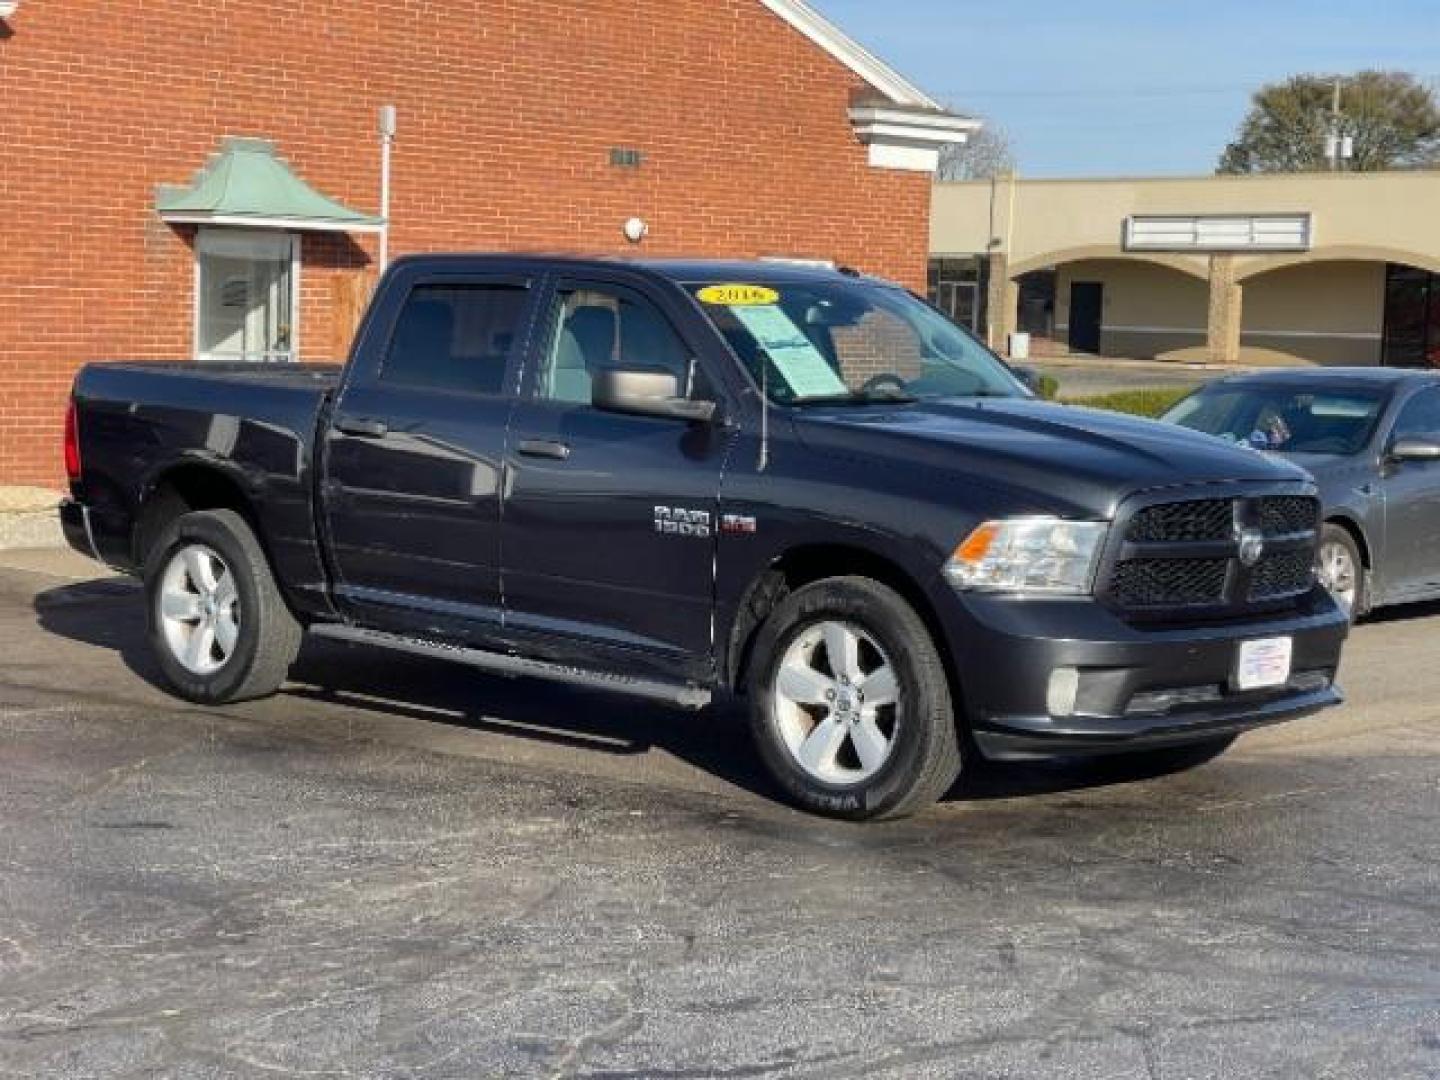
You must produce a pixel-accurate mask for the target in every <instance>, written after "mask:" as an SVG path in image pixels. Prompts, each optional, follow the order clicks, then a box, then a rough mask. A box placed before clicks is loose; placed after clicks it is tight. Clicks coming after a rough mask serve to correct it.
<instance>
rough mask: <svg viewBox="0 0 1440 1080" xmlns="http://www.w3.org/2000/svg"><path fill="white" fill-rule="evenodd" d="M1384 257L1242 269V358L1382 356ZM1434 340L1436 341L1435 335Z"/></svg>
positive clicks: (1356, 362)
mask: <svg viewBox="0 0 1440 1080" xmlns="http://www.w3.org/2000/svg"><path fill="white" fill-rule="evenodd" d="M1388 265H1389V264H1387V263H1385V262H1381V261H1373V260H1362V259H1347V258H1340V259H1323V258H1308V259H1303V260H1291V261H1289V262H1287V263H1286V264H1284V265H1281V266H1278V267H1275V268H1274V269H1266V270H1262V271H1260V272H1258V273H1252V274H1250V275H1248V276H1246V277H1245V278H1244V279H1243V281H1242V283H1241V284H1242V287H1243V289H1244V298H1245V299H1244V310H1243V313H1242V316H1241V320H1240V360H1241V362H1243V363H1250V364H1295V363H1300V364H1313V365H1324V366H1371V365H1375V364H1378V363H1380V362H1381V360H1382V352H1383V350H1382V345H1383V339H1384V327H1385V312H1386V291H1387V290H1386V278H1387V267H1388ZM1437 344H1440V341H1437Z"/></svg>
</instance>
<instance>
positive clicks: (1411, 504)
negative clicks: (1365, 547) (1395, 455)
mask: <svg viewBox="0 0 1440 1080" xmlns="http://www.w3.org/2000/svg"><path fill="white" fill-rule="evenodd" d="M1403 438H1423V439H1433V440H1440V387H1427V388H1426V389H1423V390H1421V391H1419V392H1418V393H1416V394H1414V395H1413V396H1412V397H1411V398H1410V399H1409V400H1408V401H1407V402H1405V403H1404V404H1403V405H1402V406H1401V407H1400V411H1399V414H1398V415H1397V417H1396V420H1395V427H1394V429H1393V430H1392V432H1391V433H1390V438H1389V440H1388V442H1387V443H1386V447H1387V450H1388V448H1389V447H1391V446H1394V444H1395V442H1396V441H1397V440H1399V439H1403ZM1381 487H1382V489H1383V491H1384V495H1385V545H1384V551H1383V553H1382V556H1381V557H1382V559H1383V563H1382V571H1383V574H1384V577H1385V580H1386V581H1387V582H1388V583H1389V584H1388V588H1387V590H1386V592H1387V595H1388V597H1389V598H1392V599H1404V598H1409V597H1415V596H1418V595H1422V594H1428V593H1431V592H1434V591H1437V590H1440V461H1395V460H1393V459H1389V458H1387V459H1386V461H1385V462H1384V464H1383V478H1382V480H1381Z"/></svg>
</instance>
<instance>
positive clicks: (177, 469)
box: [74, 361, 341, 608]
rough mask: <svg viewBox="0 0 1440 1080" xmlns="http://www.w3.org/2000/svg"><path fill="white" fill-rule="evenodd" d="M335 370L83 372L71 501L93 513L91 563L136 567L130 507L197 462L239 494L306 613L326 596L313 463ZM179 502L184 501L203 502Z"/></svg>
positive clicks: (102, 368) (116, 366) (210, 367)
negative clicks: (95, 557)
mask: <svg viewBox="0 0 1440 1080" xmlns="http://www.w3.org/2000/svg"><path fill="white" fill-rule="evenodd" d="M340 375H341V368H340V367H339V366H337V365H328V364H327V365H323V366H321V365H310V364H243V363H240V364H195V363H128V362H108V361H107V362H105V363H98V364H90V365H88V366H87V367H85V368H84V369H83V370H82V371H81V372H80V375H79V376H78V377H77V379H76V382H75V409H76V426H77V431H78V436H79V445H80V454H81V460H82V462H83V473H82V480H81V481H80V482H79V483H77V484H76V485H75V487H76V489H77V490H76V491H75V492H74V494H75V496H76V498H77V499H79V500H81V501H82V502H84V503H86V504H87V505H88V506H89V507H90V528H91V531H92V533H93V537H94V545H95V547H96V549H97V553H98V554H99V556H100V557H101V558H103V559H104V561H106V562H108V563H110V564H111V565H112V566H116V567H119V568H120V569H124V570H135V569H139V567H138V566H137V562H138V559H137V557H136V553H135V551H134V545H133V542H132V540H133V537H134V535H135V532H136V524H137V508H138V507H139V506H140V505H141V504H142V503H144V502H145V501H146V500H147V499H148V498H149V497H150V495H151V493H152V492H154V491H155V490H156V488H157V487H158V486H160V485H164V484H169V485H171V486H172V487H176V486H177V485H178V486H179V487H180V488H182V489H183V488H184V486H185V483H186V475H187V474H186V467H187V466H193V465H200V464H203V465H204V466H206V467H207V469H208V470H209V471H208V472H207V474H206V475H208V476H211V477H213V476H215V474H216V472H217V470H218V472H220V473H222V474H223V475H224V476H225V477H227V478H228V479H229V482H231V483H233V484H234V485H235V487H237V488H239V489H240V490H241V491H242V492H243V493H244V495H245V497H246V501H247V502H248V504H249V505H250V506H252V507H254V509H255V513H256V515H257V516H258V517H259V518H260V519H261V520H260V522H259V524H260V526H261V534H262V535H264V536H265V537H266V539H267V543H268V544H269V545H270V548H271V553H272V556H273V557H274V560H275V568H276V571H277V576H278V577H279V578H280V581H281V585H282V588H285V589H286V591H287V592H289V593H291V595H292V599H293V600H294V601H295V602H296V603H297V606H299V607H302V608H312V607H313V606H314V605H315V604H316V603H317V599H316V598H323V597H324V596H325V594H326V584H325V574H324V569H323V560H322V559H321V556H320V550H319V544H318V537H317V534H316V514H315V509H314V505H313V501H314V496H315V487H314V475H313V472H312V463H313V460H314V447H315V439H316V430H317V427H318V424H319V420H320V416H321V414H322V412H323V410H324V408H325V405H326V403H327V402H328V400H329V397H330V394H331V391H332V390H333V389H334V388H335V387H336V386H337V385H338V383H339V380H340ZM192 474H193V470H192ZM187 496H188V500H187V501H190V502H191V503H192V505H194V504H196V503H197V502H198V503H200V504H203V502H204V498H205V497H204V494H203V493H194V492H187ZM319 602H320V603H322V604H323V603H324V602H325V601H323V600H320V601H319Z"/></svg>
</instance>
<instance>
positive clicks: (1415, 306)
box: [1384, 263, 1440, 367]
mask: <svg viewBox="0 0 1440 1080" xmlns="http://www.w3.org/2000/svg"><path fill="white" fill-rule="evenodd" d="M1384 357H1385V363H1386V364H1388V365H1390V366H1391V367H1440V276H1437V275H1435V274H1431V273H1428V272H1427V271H1425V270H1418V269H1416V268H1415V267H1413V266H1401V265H1398V264H1396V263H1391V264H1390V265H1389V266H1388V267H1387V268H1386V272H1385V351H1384Z"/></svg>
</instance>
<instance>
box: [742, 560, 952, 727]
mask: <svg viewBox="0 0 1440 1080" xmlns="http://www.w3.org/2000/svg"><path fill="white" fill-rule="evenodd" d="M833 577H865V578H870V579H871V580H873V581H878V582H880V584H882V585H885V586H887V587H889V588H891V589H894V590H895V592H897V593H899V594H900V596H901V597H902V598H904V600H905V602H906V603H908V604H909V605H910V606H911V607H912V608H913V609H914V610H915V613H916V614H917V615H919V616H920V618H921V620H922V621H923V622H924V623H925V626H926V629H928V630H929V631H930V637H931V639H932V640H933V641H934V642H935V647H936V650H937V651H938V652H939V653H940V658H941V660H942V661H943V662H944V664H945V671H946V675H947V676H948V678H949V680H950V691H951V694H952V696H953V697H954V698H955V704H956V710H957V715H959V702H960V699H959V684H958V683H957V682H956V680H955V671H954V668H953V664H952V659H951V656H950V650H949V649H948V648H946V647H945V637H944V633H943V631H942V629H941V626H940V619H939V616H938V615H937V614H936V613H935V609H934V607H933V606H932V604H931V603H930V598H929V597H928V596H926V595H925V590H924V589H922V588H921V587H920V585H919V584H918V583H917V582H916V581H915V579H914V578H913V577H911V576H910V575H909V574H908V573H907V572H906V571H905V570H904V569H902V568H901V567H900V566H898V565H897V564H896V563H894V562H891V561H890V560H889V559H886V558H885V557H884V556H881V555H876V554H875V553H874V552H871V551H866V550H865V549H864V548H856V547H850V546H848V545H843V544H815V545H808V546H805V547H799V548H794V549H792V550H790V551H787V552H786V553H785V554H784V555H782V556H780V558H778V559H776V560H775V561H774V562H773V563H771V564H770V565H769V566H768V567H767V568H766V569H765V572H764V573H762V574H761V575H760V576H759V577H758V578H756V579H755V581H753V582H752V583H751V585H750V588H749V589H748V590H746V593H745V596H744V598H743V599H742V600H741V602H740V607H739V610H738V612H737V614H736V616H735V622H734V625H733V626H732V627H731V628H730V641H729V647H728V649H727V650H726V670H725V683H726V685H727V686H728V687H729V688H730V689H732V690H743V689H744V686H745V678H746V675H747V672H748V670H749V666H750V652H751V648H752V647H753V645H754V643H755V637H756V635H757V633H758V632H759V630H760V627H761V626H762V625H763V624H764V622H765V620H766V619H767V618H769V616H770V613H771V612H772V611H774V610H775V606H776V605H777V604H779V603H780V601H782V600H784V599H785V597H786V596H788V595H789V594H790V593H792V592H794V591H795V590H796V589H800V588H804V587H805V586H806V585H810V584H813V583H814V582H816V581H823V580H824V579H825V578H833Z"/></svg>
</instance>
